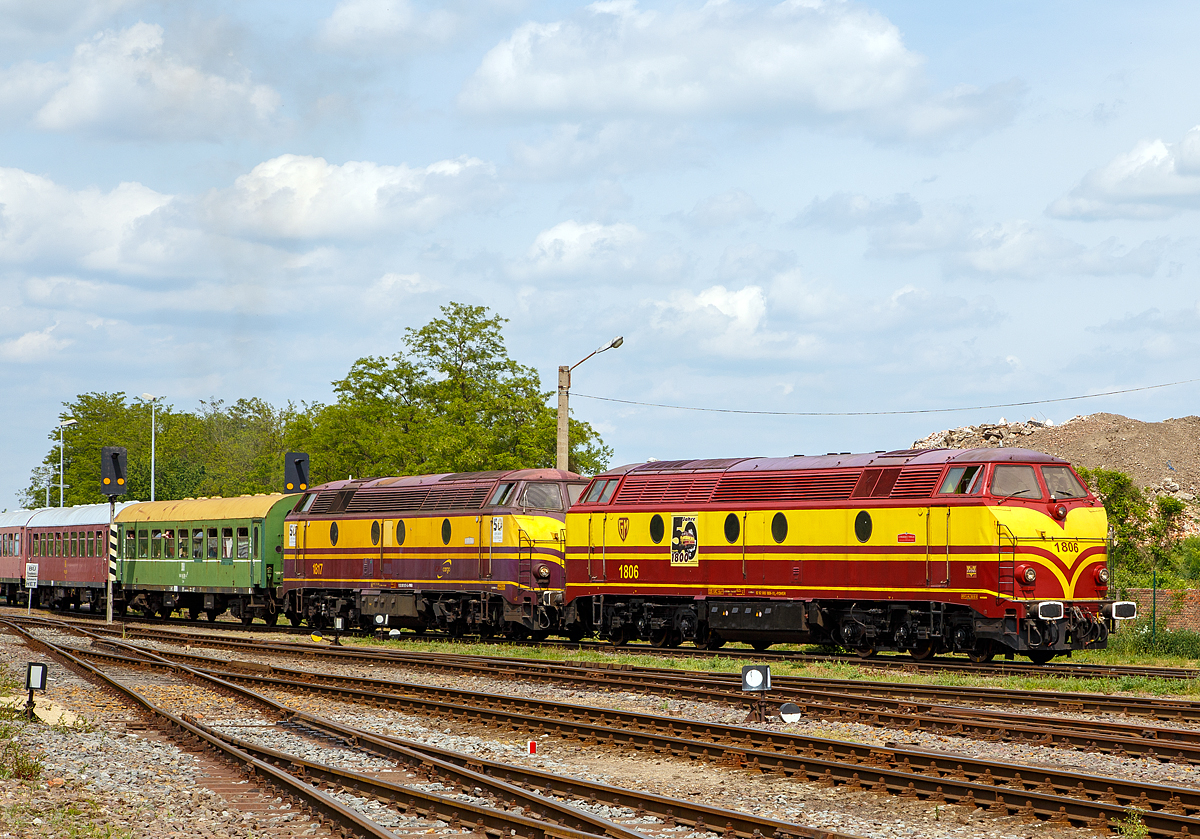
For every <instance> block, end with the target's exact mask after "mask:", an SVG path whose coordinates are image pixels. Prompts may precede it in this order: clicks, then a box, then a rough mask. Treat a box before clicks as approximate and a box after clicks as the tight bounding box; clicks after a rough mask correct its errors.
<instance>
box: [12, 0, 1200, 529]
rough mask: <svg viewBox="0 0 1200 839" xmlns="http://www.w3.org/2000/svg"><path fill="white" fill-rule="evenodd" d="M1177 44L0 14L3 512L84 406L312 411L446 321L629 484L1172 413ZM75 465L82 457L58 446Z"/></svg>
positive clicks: (426, 17)
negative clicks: (602, 446)
mask: <svg viewBox="0 0 1200 839" xmlns="http://www.w3.org/2000/svg"><path fill="white" fill-rule="evenodd" d="M1197 18H1200V8H1197V7H1196V6H1195V5H1194V4H1191V3H1159V4H1153V5H1151V6H1144V5H1136V6H1133V5H1129V4H1115V3H1114V4H1104V3H1053V4H1046V3H1032V2H1029V3H1006V4H980V3H971V4H961V3H944V4H911V3H897V2H885V3H876V4H873V5H864V4H858V3H843V2H817V1H815V0H814V2H806V1H805V0H797V2H784V3H772V2H750V1H749V0H730V2H710V3H706V4H705V3H701V2H679V3H658V4H656V3H652V2H642V3H639V2H633V0H603V2H596V3H592V4H590V5H576V4H571V3H554V2H536V1H535V0H490V2H484V0H474V1H473V2H467V0H446V2H443V3H419V2H408V0H319V1H318V2H306V3H300V2H297V3H289V4H279V3H261V2H238V3H232V2H230V3H222V2H219V0H214V1H213V2H208V0H199V1H198V2H195V3H190V4H180V3H166V2H139V0H82V1H78V0H77V1H76V2H70V1H69V0H38V2H21V1H20V0H0V288H2V290H3V294H2V296H0V312H2V313H3V317H2V318H0V387H2V388H3V393H4V404H5V407H6V410H5V421H4V445H5V447H6V449H7V456H6V457H5V458H3V460H0V496H3V497H2V498H0V507H3V506H11V504H12V503H13V500H14V499H15V494H16V492H17V491H18V490H19V489H20V488H21V487H22V486H23V485H24V484H25V483H26V481H27V480H28V476H29V473H30V470H31V468H32V467H33V466H34V465H35V464H36V463H37V462H38V461H39V459H40V458H41V456H42V455H43V453H44V452H45V451H46V448H47V445H48V441H47V435H48V434H49V432H50V431H51V429H52V428H54V427H55V424H56V422H57V416H58V412H59V411H60V410H61V405H62V403H63V402H64V401H66V400H69V399H71V398H73V397H74V395H75V394H78V393H81V392H85V391H115V390H124V391H126V392H129V393H141V392H143V391H150V392H153V393H156V394H162V395H164V396H165V397H166V398H167V400H168V401H170V402H172V403H173V404H175V405H176V406H177V407H180V408H184V409H191V408H194V407H195V406H196V404H197V401H198V400H199V399H204V398H209V397H214V396H215V397H217V398H223V399H226V400H232V399H236V398H238V397H243V396H261V397H264V398H266V399H268V400H270V401H272V402H274V403H277V404H279V403H283V402H286V401H287V400H293V401H297V402H299V401H312V400H327V399H328V398H329V396H330V385H329V383H330V381H331V380H333V379H335V378H339V377H341V376H342V375H344V374H345V372H346V370H347V369H348V368H349V366H350V364H351V363H352V362H353V361H354V360H355V359H356V358H359V357H361V356H364V355H368V354H386V353H391V352H393V351H395V350H396V349H397V348H398V346H399V338H400V336H401V335H402V332H403V328H404V327H406V326H419V325H421V324H423V323H425V322H427V321H428V320H429V319H430V318H431V317H432V316H434V315H435V314H436V313H437V309H438V307H439V306H440V305H442V304H444V303H446V302H447V301H449V300H455V301H459V302H463V303H472V304H482V305H486V306H488V307H490V308H491V309H492V310H494V311H495V312H497V313H499V314H501V315H503V316H504V317H506V318H509V320H510V323H509V325H508V331H507V336H508V341H509V347H510V350H511V351H512V354H513V355H514V356H515V357H516V358H517V359H518V360H520V361H522V362H524V363H527V364H532V365H536V366H537V368H538V369H539V370H540V371H541V373H542V377H543V383H544V384H545V386H546V388H547V389H548V390H549V389H552V388H553V386H554V381H555V368H556V366H557V365H559V364H564V363H568V364H569V363H574V362H575V361H578V360H579V359H580V358H582V357H583V356H585V355H586V354H587V353H588V352H590V351H591V350H592V349H594V348H595V347H596V346H598V345H600V344H602V343H604V342H606V341H607V340H609V339H610V338H611V337H613V336H614V335H618V334H620V335H623V336H625V345H624V346H623V347H621V348H620V349H618V350H615V351H613V352H610V353H606V354H605V355H603V356H599V357H597V358H594V359H592V360H591V361H589V362H588V363H587V364H586V365H585V366H583V367H581V368H579V370H577V371H576V373H575V380H574V390H575V391H576V393H577V394H578V395H577V396H576V397H575V398H574V399H573V403H572V404H573V406H574V409H575V415H576V416H577V417H580V418H582V419H586V420H588V421H590V422H592V423H594V424H595V425H596V426H597V427H598V428H599V429H600V430H601V432H602V433H603V435H604V437H605V439H606V440H607V441H608V442H609V443H610V444H611V445H612V446H613V447H614V448H615V450H616V457H615V462H617V463H622V462H630V461H636V460H645V459H646V458H649V457H658V458H663V459H666V458H675V457H689V456H716V455H760V454H761V455H765V454H794V453H802V452H803V453H813V452H819V453H824V452H826V451H848V450H856V451H858V450H874V449H890V448H898V447H904V446H907V445H908V444H910V443H911V442H912V440H913V439H915V438H917V437H920V436H924V435H925V434H926V433H928V432H930V431H933V430H936V429H939V428H945V427H952V426H957V425H963V424H967V423H975V422H979V421H984V420H992V421H994V420H996V419H999V418H1000V417H1001V416H1007V417H1008V418H1014V417H1016V416H1022V417H1026V416H1029V415H1031V414H1036V415H1038V416H1039V417H1047V418H1051V419H1054V420H1056V421H1061V420H1063V419H1066V418H1068V417H1070V416H1072V415H1074V414H1076V413H1090V412H1093V411H1098V410H1110V411H1116V412H1120V413H1125V414H1128V415H1131V416H1135V417H1138V418H1140V419H1145V420H1155V419H1162V418H1165V417H1169V416H1181V415H1186V414H1191V413H1196V412H1197V411H1196V402H1197V395H1198V394H1200V388H1198V386H1197V385H1194V384H1193V385H1187V386H1182V387H1175V388H1166V389H1160V390H1153V391H1147V392H1143V393H1140V394H1132V395H1128V396H1120V397H1105V398H1102V399H1095V400H1088V401H1084V402H1073V403H1059V404H1051V405H1044V406H1039V407H1035V408H1019V409H1018V408H1010V409H1004V408H1001V409H989V410H979V411H967V412H960V413H952V414H940V415H938V414H935V415H901V416H879V417H859V418H837V417H829V418H805V417H797V416H793V417H779V416H776V417H763V416H755V415H741V414H722V413H701V412H684V411H673V410H665V409H660V408H649V407H636V406H629V405H622V404H617V403H608V402H600V401H596V400H592V399H588V398H585V395H592V396H602V397H609V398H615V399H625V400H632V401H641V402H653V403H669V404H674V405H688V406H701V407H710V408H725V409H739V410H749V411H776V412H856V411H866V412H871V411H876V412H882V411H905V410H919V409H930V408H943V407H958V406H973V405H989V404H994V403H1008V402H1017V401H1023V400H1029V399H1047V398H1052V397H1064V396H1073V395H1077V394H1085V393H1096V392H1102V391H1109V390H1116V389H1124V388H1134V387H1138V386H1143V385H1149V384H1156V383H1162V382H1173V381H1178V380H1182V379H1190V378H1195V377H1200V363H1198V362H1197V358H1198V356H1200V337H1198V336H1200V305H1198V299H1200V252H1198V246H1200V241H1198V239H1197V236H1196V233H1195V230H1196V222H1197V219H1198V217H1200V216H1198V214H1197V210H1200V85H1197V84H1196V80H1197V76H1198V75H1200V71H1198V70H1197V65H1196V61H1195V46H1194V34H1195V32H1196V31H1197V29H1198V28H1200V20H1197ZM68 433H70V432H69V431H68Z"/></svg>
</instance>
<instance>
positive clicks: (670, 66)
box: [459, 2, 1014, 136]
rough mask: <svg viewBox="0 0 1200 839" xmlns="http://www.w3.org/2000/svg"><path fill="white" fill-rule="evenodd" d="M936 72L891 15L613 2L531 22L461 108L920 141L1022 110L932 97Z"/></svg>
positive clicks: (488, 62)
mask: <svg viewBox="0 0 1200 839" xmlns="http://www.w3.org/2000/svg"><path fill="white" fill-rule="evenodd" d="M923 64H924V59H923V58H922V57H921V56H919V55H917V54H915V53H913V52H911V51H909V50H908V49H907V48H906V47H905V45H904V43H903V39H902V37H901V35H900V32H899V30H897V28H896V27H895V26H894V25H893V24H892V23H891V22H890V21H888V20H887V19H886V18H884V17H883V16H882V15H879V14H878V13H875V12H872V11H869V10H866V9H863V8H861V7H857V6H852V5H850V4H846V3H840V2H811V3H800V2H784V3H780V4H779V5H776V6H756V5H749V4H745V3H736V2H719V3H707V4H705V5H703V6H702V7H700V8H677V9H675V10H672V11H669V12H653V11H648V12H643V11H641V10H640V9H639V8H638V6H637V4H636V3H634V2H605V3H594V4H592V5H591V6H588V7H587V8H586V9H585V11H584V12H582V13H580V15H578V16H577V17H576V18H575V19H572V20H562V21H556V22H552V23H526V24H523V25H522V26H520V27H518V28H517V29H516V30H515V31H514V32H513V34H512V35H511V36H510V37H509V38H508V39H507V40H505V41H503V42H501V43H500V44H498V45H496V46H495V47H493V48H492V49H491V50H490V51H489V52H488V53H487V55H486V56H485V57H484V58H483V61H482V62H481V64H480V66H479V67H478V68H477V69H476V71H475V73H474V75H473V76H472V77H471V78H470V79H469V80H468V82H467V84H466V85H465V87H464V89H463V91H462V93H461V94H460V97H459V101H460V104H461V105H462V106H463V107H465V108H468V109H470V110H473V111H478V112H485V113H505V114H544V115H550V116H558V117H568V118H569V116H570V115H574V114H595V115H604V116H628V115H639V116H647V115H648V116H655V117H657V116H670V117H678V116H700V117H710V116H767V117H768V118H770V119H773V120H776V119H777V120H787V121H794V120H801V121H805V120H812V119H818V120H845V121H852V122H863V123H865V124H867V125H869V126H871V127H873V128H874V129H875V130H877V131H879V132H881V133H884V134H900V135H909V136H927V135H937V134H943V133H945V132H948V131H953V130H956V129H959V128H963V127H967V126H972V125H978V124H984V123H988V124H990V123H994V122H996V121H997V120H1000V119H1005V118H1007V116H1008V115H1009V113H1010V112H1011V110H1012V108H1013V95H1014V90H1013V89H1012V86H1011V85H1008V86H1003V87H995V88H992V89H989V90H987V91H980V90H978V89H975V88H971V87H968V86H960V87H957V88H955V89H953V90H951V91H947V92H944V93H941V94H932V93H930V91H929V89H928V83H927V81H926V79H925V76H924V73H923V69H922V68H923Z"/></svg>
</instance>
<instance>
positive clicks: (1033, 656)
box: [1028, 653, 1054, 664]
mask: <svg viewBox="0 0 1200 839" xmlns="http://www.w3.org/2000/svg"><path fill="white" fill-rule="evenodd" d="M1028 655H1029V660H1030V661H1032V662H1033V663H1034V664H1045V663H1046V662H1048V661H1049V660H1050V659H1052V658H1054V653H1029V654H1028Z"/></svg>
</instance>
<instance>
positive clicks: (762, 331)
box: [647, 285, 821, 359]
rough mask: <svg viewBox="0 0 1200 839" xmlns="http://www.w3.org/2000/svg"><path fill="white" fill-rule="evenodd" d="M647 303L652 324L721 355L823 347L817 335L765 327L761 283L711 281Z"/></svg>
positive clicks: (782, 353)
mask: <svg viewBox="0 0 1200 839" xmlns="http://www.w3.org/2000/svg"><path fill="white" fill-rule="evenodd" d="M647 302H648V304H649V305H650V306H652V307H653V308H654V309H655V314H654V315H653V316H652V318H651V325H652V326H654V328H656V329H658V330H660V331H661V332H663V333H665V334H666V335H667V336H668V337H670V338H672V339H675V340H679V339H683V340H685V341H686V342H688V343H690V344H694V345H695V346H697V347H699V348H700V349H702V350H704V351H705V352H708V353H711V354H714V355H718V356H721V357H724V358H741V359H745V358H762V357H774V358H799V357H809V356H811V355H813V354H814V353H815V352H816V351H817V350H818V349H819V348H820V346H821V341H820V339H819V338H817V337H816V336H815V335H811V334H805V333H797V332H778V331H773V330H770V329H768V328H767V327H766V320H767V294H766V292H764V290H763V289H762V287H761V286H757V285H747V286H745V287H743V288H740V289H737V290H732V289H728V288H726V287H725V286H723V285H714V286H710V287H708V288H706V289H703V290H702V291H700V292H697V293H692V292H690V291H684V290H680V291H676V292H674V293H672V294H671V295H670V296H669V297H668V298H667V299H666V300H651V301H647Z"/></svg>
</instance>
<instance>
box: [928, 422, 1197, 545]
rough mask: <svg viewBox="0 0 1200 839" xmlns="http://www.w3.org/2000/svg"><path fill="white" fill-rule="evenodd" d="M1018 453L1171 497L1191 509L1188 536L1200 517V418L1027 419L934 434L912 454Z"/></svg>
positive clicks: (966, 427)
mask: <svg viewBox="0 0 1200 839" xmlns="http://www.w3.org/2000/svg"><path fill="white" fill-rule="evenodd" d="M996 446H1007V447H1020V448H1023V449H1033V450H1034V451H1039V452H1045V453H1046V454H1052V455H1055V456H1056V457H1061V458H1063V459H1065V460H1068V461H1070V462H1071V463H1072V464H1074V465H1075V466H1083V467H1086V468H1088V469H1114V470H1116V471H1118V472H1126V473H1128V474H1129V475H1130V477H1132V478H1133V480H1134V482H1135V483H1136V484H1137V485H1138V486H1140V487H1143V488H1144V489H1146V490H1147V491H1148V492H1149V493H1150V494H1151V495H1171V496H1173V497H1175V498H1178V499H1179V500H1180V501H1183V502H1185V503H1187V504H1189V505H1192V512H1193V516H1192V517H1191V518H1192V519H1193V520H1192V521H1191V522H1190V525H1191V527H1190V528H1189V532H1196V530H1197V527H1196V522H1195V515H1196V513H1197V512H1200V506H1198V505H1200V417H1194V416H1192V417H1181V418H1178V419H1168V420H1163V421H1162V422H1141V421H1140V420H1135V419H1130V418H1129V417H1124V416H1121V415H1120V414H1105V413H1100V414H1089V415H1088V416H1076V417H1072V418H1071V419H1069V420H1067V421H1066V422H1064V423H1061V424H1059V425H1055V424H1053V423H1052V422H1049V421H1048V422H1040V421H1038V420H1036V419H1029V420H1026V421H1024V422H1022V421H1020V420H1015V421H1008V420H1005V419H1004V418H1001V419H1000V421H999V422H995V423H981V424H979V425H967V426H962V427H960V428H949V429H945V430H943V431H935V432H934V433H933V434H930V435H929V436H928V437H924V438H922V439H920V440H917V441H915V442H914V443H913V448H914V449H934V448H948V449H973V448H988V447H996Z"/></svg>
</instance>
